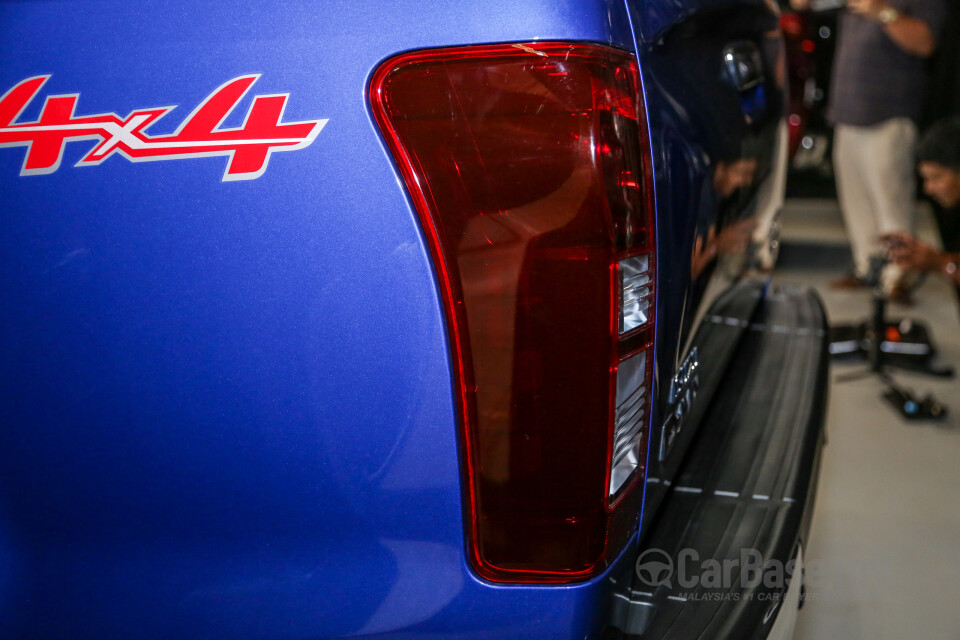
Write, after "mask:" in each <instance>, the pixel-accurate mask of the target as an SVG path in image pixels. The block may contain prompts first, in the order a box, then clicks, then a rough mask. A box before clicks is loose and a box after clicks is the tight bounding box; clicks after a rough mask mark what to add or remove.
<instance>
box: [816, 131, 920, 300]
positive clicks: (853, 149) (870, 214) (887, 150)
mask: <svg viewBox="0 0 960 640" xmlns="http://www.w3.org/2000/svg"><path fill="white" fill-rule="evenodd" d="M916 141H917V126H916V125H915V124H914V123H913V121H912V120H910V119H909V118H892V119H890V120H884V121H883V122H881V123H880V124H877V125H874V126H870V127H855V126H852V125H846V124H838V125H837V126H836V128H835V129H834V142H833V165H834V166H833V170H834V175H835V176H836V179H837V195H838V196H839V198H840V209H841V210H842V211H843V220H844V224H845V225H846V227H847V236H848V238H849V239H850V247H851V249H852V250H853V258H854V261H855V263H856V269H857V275H859V276H864V275H866V274H867V271H868V270H869V268H870V256H873V255H876V254H879V253H882V252H883V246H882V244H881V243H880V240H879V236H880V234H883V233H889V232H891V231H908V232H912V231H913V210H914V206H915V203H914V193H915V190H916V180H915V177H914V168H913V150H914V145H915V144H916ZM901 276H902V272H901V271H900V269H899V268H897V267H894V266H888V267H887V268H886V269H885V270H884V273H883V283H884V288H885V289H887V290H888V291H889V289H890V287H891V286H892V285H893V284H894V283H895V282H896V281H897V280H899V279H900V277H901Z"/></svg>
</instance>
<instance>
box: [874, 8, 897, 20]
mask: <svg viewBox="0 0 960 640" xmlns="http://www.w3.org/2000/svg"><path fill="white" fill-rule="evenodd" d="M899 17H900V12H899V11H897V10H896V9H894V8H893V7H891V6H889V5H887V6H886V7H884V8H883V9H881V10H880V13H878V14H877V20H879V21H880V22H882V23H883V24H890V23H891V22H893V21H894V20H896V19H897V18H899Z"/></svg>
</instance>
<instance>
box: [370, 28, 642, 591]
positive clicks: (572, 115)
mask: <svg viewBox="0 0 960 640" xmlns="http://www.w3.org/2000/svg"><path fill="white" fill-rule="evenodd" d="M370 102H371V106H372V109H373V114H374V117H375V118H376V121H377V124H378V125H379V127H380V129H381V131H382V132H383V135H384V138H385V140H386V143H387V145H388V146H389V148H390V150H391V152H392V153H393V156H394V158H395V160H396V162H397V165H398V166H399V169H400V172H401V174H402V176H403V179H404V182H405V183H406V187H407V190H408V191H409V194H410V197H411V199H412V201H413V204H414V206H415V208H416V210H417V213H418V215H419V217H420V221H421V223H422V225H423V229H424V231H425V233H426V236H427V239H428V241H429V243H430V246H431V251H432V254H433V259H434V262H435V267H436V270H437V277H438V280H439V284H440V288H441V292H442V297H443V301H444V304H445V310H446V314H447V322H448V327H449V332H450V342H451V348H452V351H453V354H452V355H453V361H454V364H455V375H456V389H457V395H458V398H457V399H458V404H459V410H460V413H461V421H462V451H463V469H464V474H465V477H466V483H465V494H466V500H465V502H466V505H467V506H466V510H467V534H468V540H469V543H468V544H469V553H470V556H471V560H472V563H473V566H474V568H475V570H476V571H477V572H478V573H479V574H480V575H481V576H482V577H484V578H487V579H489V580H494V581H500V582H569V581H573V580H580V579H585V578H588V577H590V576H592V575H594V574H596V573H598V572H600V571H601V570H602V569H603V568H604V567H606V566H607V565H608V563H609V562H610V560H611V559H612V558H613V557H614V556H615V555H616V554H617V553H618V552H619V551H620V550H621V549H622V548H623V546H624V545H625V543H626V542H627V541H628V540H629V538H630V536H631V535H632V533H633V532H634V530H635V527H636V525H637V521H638V516H639V509H640V504H641V501H642V487H641V486H640V485H641V483H639V482H638V480H639V479H641V478H642V476H643V471H644V465H645V463H646V456H647V440H648V434H649V419H650V408H649V402H648V398H649V397H650V396H651V393H650V390H651V384H652V371H653V356H654V354H653V338H654V318H655V314H654V309H653V305H654V301H655V296H654V287H655V283H656V271H655V267H656V253H655V240H654V238H655V230H654V227H653V224H654V220H653V199H652V195H653V194H652V186H651V170H650V159H649V144H648V140H647V132H646V118H645V114H644V111H643V105H642V101H641V91H640V80H639V71H638V67H637V62H636V58H635V57H634V56H633V55H631V54H628V53H625V52H623V51H619V50H616V49H611V48H609V47H603V46H597V45H588V44H574V43H554V42H549V43H528V44H503V45H488V46H470V47H457V48H447V49H434V50H425V51H414V52H411V53H405V54H402V55H399V56H396V57H394V58H392V59H389V60H387V61H386V62H384V63H383V64H382V65H381V66H380V67H379V68H378V69H377V71H376V72H375V74H374V76H373V78H372V81H371V84H370Z"/></svg>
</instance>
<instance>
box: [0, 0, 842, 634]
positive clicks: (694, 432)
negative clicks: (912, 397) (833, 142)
mask: <svg viewBox="0 0 960 640" xmlns="http://www.w3.org/2000/svg"><path fill="white" fill-rule="evenodd" d="M0 32H2V36H3V37H2V38H0V50H2V51H3V55H2V56H0V91H3V92H5V93H3V96H2V98H0V185H2V186H0V189H2V194H3V196H2V198H3V207H2V214H0V243H2V249H0V263H2V269H0V278H2V287H3V292H4V296H3V315H2V317H3V322H2V323H0V345H2V348H3V354H4V357H3V359H2V361H0V362H2V365H0V381H2V382H0V421H2V424H0V636H3V637H10V638H82V637H91V638H93V637H95V638H110V637H138V638H154V637H155V638H170V637H197V638H201V637H202V638H221V637H223V638H226V637H230V638H348V637H382V638H426V637H430V638H437V637H443V638H497V639H498V640H506V639H509V638H529V637H543V638H571V639H572V638H583V637H591V638H610V637H621V636H628V637H643V638H660V637H710V638H718V637H730V638H744V637H773V636H771V633H772V631H771V630H772V629H773V628H774V625H776V624H777V623H778V620H779V617H778V615H775V614H776V613H777V608H774V609H772V610H771V609H770V604H769V603H770V600H767V601H766V602H764V601H763V600H762V599H761V598H753V597H751V598H749V599H748V598H746V597H740V596H738V597H737V598H736V599H734V597H733V596H734V594H740V595H741V596H742V595H743V594H746V593H748V592H749V593H751V594H752V593H754V592H756V593H761V592H762V593H767V592H769V593H775V594H777V601H778V602H781V601H782V602H786V601H787V599H786V594H788V593H790V594H792V593H794V592H796V591H797V589H799V581H797V582H796V584H793V585H790V584H786V583H785V584H779V585H773V586H770V587H767V586H764V585H759V586H750V585H748V584H746V583H745V581H744V580H742V579H740V577H737V578H735V579H733V580H732V581H731V582H730V584H726V585H725V586H724V587H723V594H726V595H725V596H724V598H723V599H717V600H716V601H715V602H712V603H711V602H708V601H707V600H706V599H702V600H700V599H698V598H694V597H692V596H691V591H690V590H689V589H688V590H687V591H686V592H683V593H681V592H679V591H678V590H677V589H678V587H677V585H676V580H674V581H672V582H671V581H670V580H667V581H665V582H664V581H654V582H655V584H649V582H650V581H649V580H648V581H647V584H644V579H645V576H646V577H649V576H647V575H646V574H645V573H644V572H643V571H637V569H640V568H642V567H641V565H642V562H640V561H642V560H643V558H644V556H643V554H644V553H645V552H648V551H651V550H654V551H658V552H661V554H662V555H663V557H664V558H665V559H666V560H667V564H669V565H670V566H671V568H676V567H677V566H679V565H677V564H676V563H677V559H678V558H679V557H680V554H681V552H682V551H684V550H688V551H689V550H691V549H692V550H696V551H698V552H699V553H700V554H701V555H703V556H705V557H714V558H718V559H722V558H725V557H728V556H729V557H734V556H737V554H738V553H739V552H740V551H741V550H742V549H744V548H747V547H750V548H751V549H757V550H758V552H760V553H762V554H763V555H764V557H766V558H767V559H771V560H777V561H782V562H784V563H786V562H789V561H793V562H796V561H797V559H798V557H799V556H800V554H801V553H802V552H801V551H800V549H801V545H802V543H803V539H804V537H805V536H806V532H807V529H808V527H809V514H810V509H811V506H812V494H813V488H814V487H815V479H816V466H817V460H818V453H819V448H820V445H821V444H822V421H823V407H824V402H825V400H824V393H823V390H824V387H825V383H826V364H825V363H826V360H825V357H824V351H823V328H824V324H825V320H824V317H823V313H822V310H821V309H820V306H819V304H818V303H817V301H816V299H815V298H814V297H812V295H811V294H810V293H809V292H805V291H800V290H780V289H775V288H772V287H770V285H769V279H768V277H767V276H765V275H764V274H763V273H762V271H760V270H758V268H757V267H758V265H762V264H764V263H765V262H769V259H770V257H771V254H772V253H775V248H776V222H775V218H776V215H777V213H778V211H779V208H780V206H781V205H782V199H783V180H784V175H785V153H786V138H787V136H786V126H785V124H784V121H783V114H784V91H785V89H784V81H785V76H784V68H783V65H784V61H783V49H782V42H781V40H780V37H779V32H778V30H777V16H776V11H775V7H773V6H772V5H768V4H766V3H764V2H753V1H749V2H748V1H745V0H744V1H737V0H730V1H720V2H713V1H708V0H689V1H687V2H683V3H676V4H673V5H663V4H659V3H648V2H635V1H633V0H630V1H627V2H620V1H618V0H617V1H615V0H578V1H574V0H568V1H565V2H561V3H559V4H558V3H548V2H543V1H541V0H524V1H523V2H506V1H504V2H499V1H496V2H479V1H477V2H474V1H473V0H468V1H465V2H464V1H461V2H457V3H453V2H442V1H439V0H431V1H423V2H414V3H376V4H375V5H374V4H368V3H356V2H330V3H324V4H322V5H319V4H314V3H306V2H295V3H288V4H285V5H283V6H277V5H274V4H273V3H265V2H250V3H229V2H228V3H210V2H205V1H201V2H197V3H192V4H191V5H189V6H183V7H177V8H175V9H172V8H171V7H170V6H168V5H167V4H165V3H157V2H153V3H145V4H143V3H142V4H138V5H137V6H131V5H130V4H129V3H120V2H114V1H84V2H82V3H77V2H75V3H69V4H68V3H64V2H45V3H40V2H17V3H8V4H6V5H4V6H2V7H0ZM680 489H683V490H682V491H681V490H680ZM648 557H649V556H648ZM791 588H792V589H793V591H791V590H790V589H791ZM697 589H700V590H701V591H702V585H700V586H698V587H697V588H696V589H694V591H696V590H697ZM778 606H779V605H778ZM792 606H793V610H792V612H791V615H793V614H795V609H796V604H795V603H794V604H793V605H792ZM784 609H785V610H786V607H784ZM788 622H789V621H788ZM785 624H786V623H781V624H780V628H782V627H784V626H785Z"/></svg>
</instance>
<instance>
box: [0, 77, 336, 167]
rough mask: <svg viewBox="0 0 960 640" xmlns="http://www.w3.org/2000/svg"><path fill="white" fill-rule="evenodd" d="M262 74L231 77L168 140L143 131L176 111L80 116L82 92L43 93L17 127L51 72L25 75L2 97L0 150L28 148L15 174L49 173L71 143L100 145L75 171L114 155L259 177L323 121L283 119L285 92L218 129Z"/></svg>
mask: <svg viewBox="0 0 960 640" xmlns="http://www.w3.org/2000/svg"><path fill="white" fill-rule="evenodd" d="M259 77H260V76H259V75H248V76H240V77H238V78H234V79H233V80H230V81H228V82H226V83H224V84H222V85H221V86H220V87H218V88H217V89H216V90H214V91H213V93H211V94H210V95H209V96H207V98H206V99H205V100H204V101H203V102H201V103H200V105H199V106H198V107H197V108H196V109H194V110H193V112H192V113H190V115H188V116H187V117H186V119H184V121H183V122H182V123H181V124H180V127H179V128H178V129H177V130H176V131H175V132H174V133H172V134H169V135H157V136H150V135H147V133H146V131H147V129H148V128H149V127H150V126H151V125H152V124H154V123H155V122H157V121H158V120H159V119H160V118H162V117H163V116H165V115H166V114H167V113H169V112H170V111H171V110H173V109H174V107H154V108H149V109H137V110H135V111H133V112H131V113H130V115H128V116H127V117H126V118H121V117H120V116H117V115H116V114H113V113H101V114H96V115H88V116H77V115H75V114H74V111H75V109H76V106H77V99H78V98H79V97H80V95H79V94H69V95H54V96H48V97H47V99H46V101H45V102H44V104H43V109H42V110H41V112H40V118H39V120H37V121H36V122H17V120H18V119H19V116H20V114H21V113H23V110H24V109H25V108H26V107H27V105H28V104H29V103H30V102H31V101H32V100H33V99H34V98H35V97H36V95H37V93H39V91H40V89H41V87H43V85H44V83H46V81H47V80H48V79H49V78H50V76H49V75H44V76H35V77H33V78H27V79H26V80H23V81H22V82H19V83H18V84H16V85H15V86H14V87H13V88H12V89H10V90H9V91H7V92H6V93H5V94H4V95H3V97H0V147H27V154H26V157H25V158H24V161H23V167H22V168H21V170H20V175H22V176H28V175H41V174H47V173H53V172H54V171H56V170H57V169H58V168H59V167H60V160H61V158H62V157H63V148H64V146H65V145H66V143H67V142H69V141H73V140H99V141H100V142H99V144H97V145H96V146H94V148H93V149H91V150H90V152H89V153H87V154H86V155H85V156H84V157H83V158H82V159H81V160H80V161H79V162H78V163H77V165H76V166H78V167H79V166H86V165H97V164H100V163H101V162H103V161H104V160H106V159H107V158H109V157H110V156H111V155H113V154H114V153H119V154H120V155H122V156H124V157H126V158H127V159H128V160H130V161H132V162H147V161H153V160H178V159H183V158H202V157H210V156H228V158H229V160H228V161H227V168H226V170H225V171H224V174H223V180H251V179H254V178H259V177H260V176H261V175H263V172H264V171H266V169H267V163H268V162H269V160H270V154H271V153H273V152H274V151H294V150H296V149H303V148H304V147H306V146H308V145H309V144H310V143H311V142H313V139H314V138H316V137H317V134H318V133H320V130H321V129H322V128H323V126H324V125H325V124H326V123H327V120H309V121H304V122H286V123H285V122H282V120H283V111H284V108H285V107H286V105H287V97H288V96H289V95H290V94H286V93H284V94H275V95H257V96H254V98H253V103H252V104H251V106H250V110H249V111H248V112H247V116H246V118H245V120H244V122H243V125H242V126H241V127H239V128H234V129H221V128H220V125H221V124H222V123H223V121H224V120H225V119H226V118H227V116H228V115H229V114H230V112H231V111H233V109H234V108H236V106H237V104H238V103H239V102H240V100H241V99H243V96H244V95H245V94H246V93H247V91H249V89H250V87H251V86H253V83H254V82H256V81H257V78H259Z"/></svg>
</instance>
